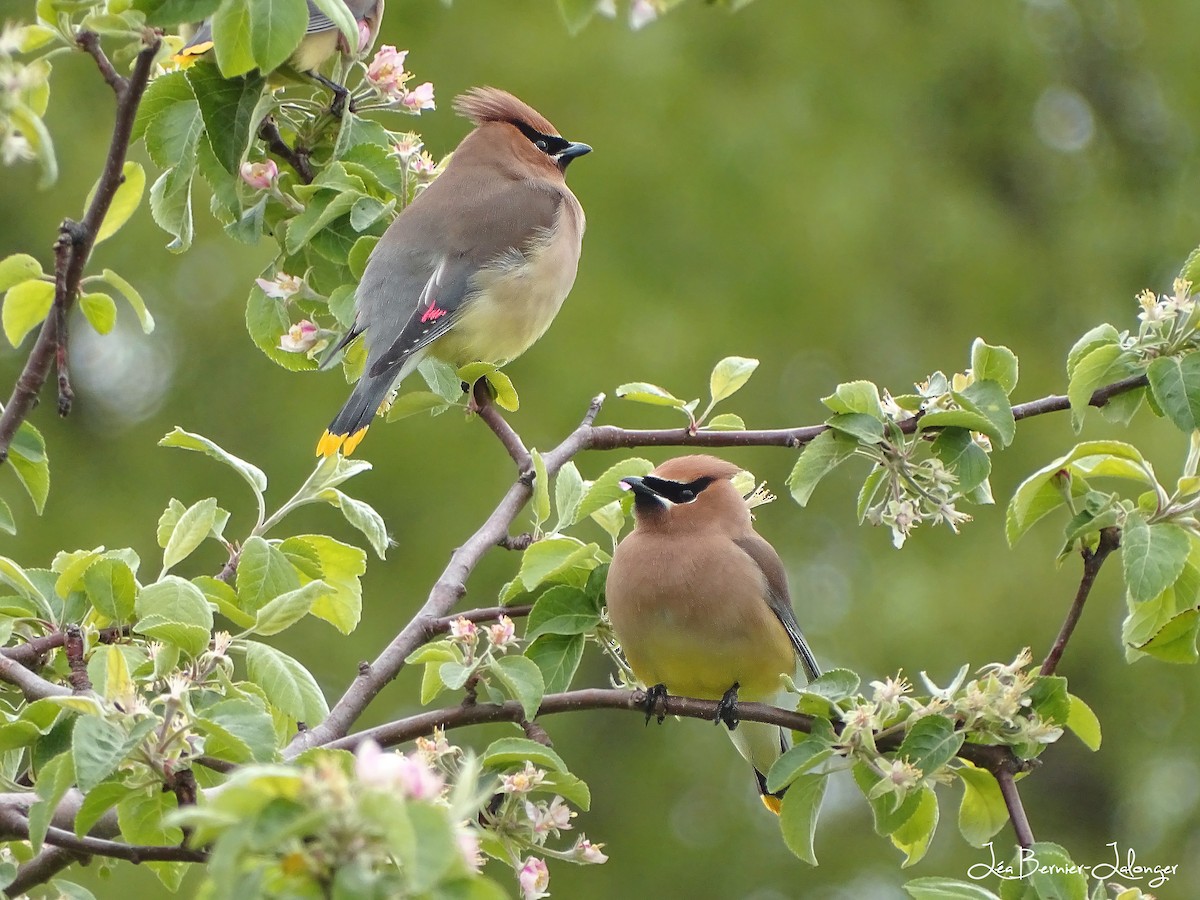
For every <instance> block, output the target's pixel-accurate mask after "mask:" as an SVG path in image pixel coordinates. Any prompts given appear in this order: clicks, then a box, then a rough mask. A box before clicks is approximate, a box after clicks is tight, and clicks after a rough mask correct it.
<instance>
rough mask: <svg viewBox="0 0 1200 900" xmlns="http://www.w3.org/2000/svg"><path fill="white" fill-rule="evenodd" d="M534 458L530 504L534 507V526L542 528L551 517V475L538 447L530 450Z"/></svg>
mask: <svg viewBox="0 0 1200 900" xmlns="http://www.w3.org/2000/svg"><path fill="white" fill-rule="evenodd" d="M529 455H530V456H531V457H532V459H533V472H534V478H533V497H532V499H531V501H530V506H531V507H532V508H533V527H534V529H535V530H540V529H541V527H542V523H543V522H545V521H546V520H548V519H549V518H550V476H549V475H548V474H546V460H544V459H543V458H542V454H540V453H539V452H538V451H537V449H536V448H534V449H533V450H531V451H529Z"/></svg>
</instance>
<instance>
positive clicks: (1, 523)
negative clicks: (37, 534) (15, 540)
mask: <svg viewBox="0 0 1200 900" xmlns="http://www.w3.org/2000/svg"><path fill="white" fill-rule="evenodd" d="M0 531H7V532H8V533H9V534H16V533H17V522H16V520H15V519H14V518H13V514H12V510H11V509H9V506H8V504H7V503H5V502H4V501H3V500H0Z"/></svg>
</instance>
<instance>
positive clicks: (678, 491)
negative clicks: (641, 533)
mask: <svg viewBox="0 0 1200 900" xmlns="http://www.w3.org/2000/svg"><path fill="white" fill-rule="evenodd" d="M714 481H716V479H715V478H710V477H708V476H707V475H705V476H704V477H703V478H697V479H696V480H695V481H689V482H688V483H687V484H682V483H680V482H678V481H667V480H666V479H665V478H655V477H654V476H653V475H647V476H646V477H645V478H643V479H642V484H644V485H646V487H648V488H650V489H651V490H652V491H654V493H656V494H658V496H660V497H662V498H663V499H665V500H670V501H671V502H672V503H691V502H692V501H693V500H695V499H696V498H697V497H698V496H699V495H700V492H701V491H703V490H704V489H705V488H706V487H708V486H709V485H710V484H712V483H713V482H714Z"/></svg>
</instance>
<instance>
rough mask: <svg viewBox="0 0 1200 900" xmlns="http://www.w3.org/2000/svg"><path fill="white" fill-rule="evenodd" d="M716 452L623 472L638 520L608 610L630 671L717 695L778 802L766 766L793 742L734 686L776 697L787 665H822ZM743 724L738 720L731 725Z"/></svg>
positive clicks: (810, 668) (809, 669)
mask: <svg viewBox="0 0 1200 900" xmlns="http://www.w3.org/2000/svg"><path fill="white" fill-rule="evenodd" d="M739 471H740V469H739V468H738V467H737V466H735V465H733V464H732V463H728V462H725V461H724V460H721V459H717V458H716V457H714V456H681V457H678V458H676V459H672V460H669V461H667V462H665V463H663V464H662V465H661V466H659V467H658V468H657V469H655V470H654V472H653V473H651V474H650V475H647V476H646V477H645V478H625V479H622V483H623V484H624V485H625V486H627V487H628V488H629V489H630V490H632V491H633V495H634V517H635V526H634V529H633V531H632V532H631V533H630V534H629V535H627V536H626V537H625V539H624V540H623V541H621V543H620V545H619V546H618V547H617V550H616V552H615V553H614V554H613V558H612V565H611V566H610V568H609V570H608V588H607V594H608V613H609V616H610V617H611V619H612V626H613V630H614V631H615V632H616V635H617V639H618V640H619V641H620V643H621V649H622V650H624V652H625V658H626V659H627V660H628V661H629V665H630V667H631V668H632V669H633V671H634V674H635V675H637V677H638V678H640V679H641V680H642V681H643V682H644V683H645V684H647V685H650V686H651V690H650V698H649V700H648V707H649V708H651V709H652V708H653V704H654V703H656V702H657V700H656V697H657V696H662V695H664V694H666V693H668V692H669V693H671V694H676V695H681V696H686V697H697V698H700V699H705V700H719V701H721V710H720V712H719V713H718V721H724V722H725V723H726V724H727V725H729V726H730V730H729V736H730V739H731V740H732V741H733V743H734V745H735V746H736V747H737V749H738V751H739V752H740V753H741V754H742V756H744V757H745V758H746V759H747V760H748V761H749V762H750V764H751V765H752V766H754V773H755V775H756V777H757V781H758V789H759V793H760V794H761V795H762V800H763V803H764V804H765V805H766V806H767V808H768V809H770V810H771V811H772V812H775V813H778V812H779V806H780V800H779V795H776V794H770V793H768V792H767V783H766V774H767V771H768V770H769V769H770V768H771V764H772V763H773V762H774V761H775V760H776V759H778V758H779V756H780V754H781V753H782V752H783V751H784V750H786V749H787V747H788V746H789V743H790V736H789V733H788V732H787V731H786V730H784V729H781V728H779V727H777V726H773V725H764V724H761V723H757V722H743V723H741V725H740V727H738V723H737V719H736V712H735V708H736V707H735V704H736V702H737V700H738V698H739V697H741V698H742V699H746V700H756V701H763V702H768V703H776V704H777V705H778V702H779V701H780V700H781V699H782V695H783V694H785V693H786V690H785V686H784V676H785V675H787V676H789V677H797V675H798V674H799V672H800V671H802V672H803V674H804V676H805V677H806V678H808V679H809V680H811V679H814V678H816V677H817V676H818V675H820V669H819V668H818V667H817V662H816V660H815V659H814V658H813V654H812V651H811V650H810V649H809V647H808V643H807V642H806V641H805V640H804V635H803V634H801V632H800V626H799V625H798V624H797V623H796V616H795V613H794V612H793V611H792V604H791V599H790V597H789V594H788V585H787V576H786V575H785V574H784V570H783V563H782V562H781V561H780V559H779V554H778V553H776V552H775V548H774V547H772V546H771V545H770V544H769V543H767V541H766V540H764V539H763V538H762V537H760V536H759V535H758V534H757V533H756V532H755V531H754V527H753V525H752V524H751V518H750V509H749V507H748V506H747V505H746V501H745V500H743V499H742V495H741V494H740V493H739V492H738V490H737V488H735V487H734V486H733V483H732V482H731V480H730V479H732V478H733V476H734V475H736V474H737V473H738V472H739ZM735 728H736V730H734V729H735Z"/></svg>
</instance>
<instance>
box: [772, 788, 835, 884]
mask: <svg viewBox="0 0 1200 900" xmlns="http://www.w3.org/2000/svg"><path fill="white" fill-rule="evenodd" d="M826 785H827V781H826V777H825V776H824V775H801V776H800V777H799V778H797V779H796V780H795V781H794V782H792V786H791V787H790V788H788V792H787V793H786V794H784V795H783V806H782V808H781V809H780V810H779V829H780V831H781V832H782V833H783V842H784V843H785V844H787V848H788V849H789V850H791V851H792V853H794V854H796V856H797V857H799V858H800V859H801V860H803V861H804V862H806V863H808V864H809V865H810V866H815V865H816V864H817V857H816V854H815V853H814V852H813V838H814V837H815V836H816V828H817V816H818V815H819V814H820V812H821V801H822V800H823V799H824V798H825V787H826Z"/></svg>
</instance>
